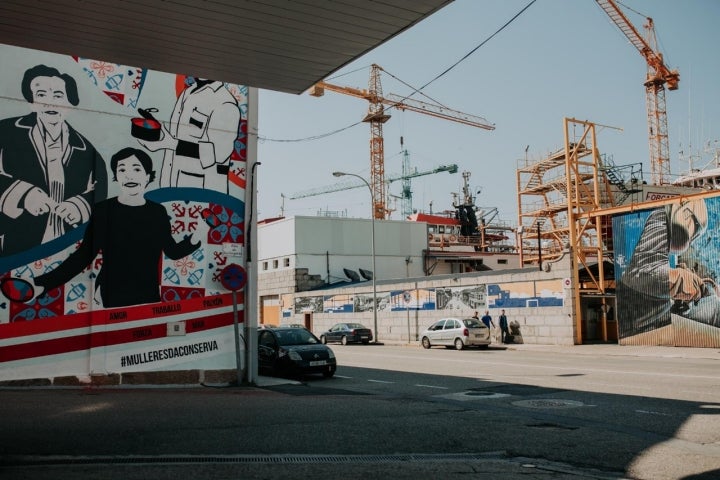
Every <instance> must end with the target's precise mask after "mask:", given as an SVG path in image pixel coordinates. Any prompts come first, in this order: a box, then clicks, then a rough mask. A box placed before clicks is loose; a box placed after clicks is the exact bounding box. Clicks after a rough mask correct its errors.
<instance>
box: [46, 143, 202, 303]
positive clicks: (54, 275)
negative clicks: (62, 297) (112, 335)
mask: <svg viewBox="0 0 720 480" xmlns="http://www.w3.org/2000/svg"><path fill="white" fill-rule="evenodd" d="M110 168H111V170H112V172H113V180H114V181H117V182H118V183H119V184H120V194H119V195H118V196H117V197H113V198H109V199H107V200H105V201H103V202H100V203H98V204H97V205H96V206H95V210H94V212H93V214H92V217H91V218H90V223H89V224H88V226H87V230H86V231H85V236H84V238H83V240H82V244H81V245H80V247H79V248H78V249H77V250H76V251H74V252H73V253H72V254H71V255H70V256H69V257H68V258H67V259H66V260H65V261H64V262H63V263H62V264H60V265H59V266H58V267H57V268H56V269H55V270H53V271H51V272H49V273H46V274H44V275H40V276H38V277H36V278H35V279H34V282H35V286H36V287H42V288H43V289H44V290H43V291H42V292H37V293H39V294H43V293H44V292H47V291H49V290H51V289H53V288H55V287H58V286H60V285H63V284H65V283H67V282H68V281H70V280H71V279H72V278H73V277H75V276H76V275H78V274H79V273H80V272H82V271H83V270H84V269H85V268H86V267H87V266H88V265H89V264H90V263H91V262H92V261H93V260H94V259H95V257H96V256H97V254H98V252H100V251H102V258H103V262H102V267H101V268H100V273H99V275H98V278H97V281H96V289H98V288H99V293H100V298H101V299H102V306H104V307H106V308H107V307H123V306H128V305H137V304H141V303H152V302H159V301H160V262H161V261H162V256H163V253H164V254H165V255H167V256H168V257H170V258H171V259H173V260H177V259H180V258H182V257H185V256H186V255H189V254H191V253H192V252H194V251H195V250H196V249H197V248H198V247H199V246H200V243H192V240H191V238H185V239H183V240H181V241H180V242H176V241H175V239H174V238H173V236H172V232H171V225H170V218H169V216H168V213H167V211H166V210H165V207H163V206H162V205H160V204H158V203H155V202H151V201H149V200H147V199H146V198H145V191H146V189H147V186H148V184H149V183H150V182H152V181H153V179H154V178H155V171H154V170H153V169H152V159H151V158H150V157H149V156H148V154H147V153H145V152H144V151H142V150H139V149H135V148H124V149H122V150H120V151H119V152H118V153H116V154H115V155H113V156H112V159H111V160H110Z"/></svg>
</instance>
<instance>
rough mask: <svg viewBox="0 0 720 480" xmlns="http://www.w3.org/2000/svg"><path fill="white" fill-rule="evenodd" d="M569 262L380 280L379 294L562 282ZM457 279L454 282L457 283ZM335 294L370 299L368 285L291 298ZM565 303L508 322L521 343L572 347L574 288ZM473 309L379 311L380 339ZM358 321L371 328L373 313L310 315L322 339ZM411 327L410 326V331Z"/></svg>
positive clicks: (512, 311) (411, 333)
mask: <svg viewBox="0 0 720 480" xmlns="http://www.w3.org/2000/svg"><path fill="white" fill-rule="evenodd" d="M570 268H571V262H570V260H569V257H565V258H563V259H562V260H561V261H559V262H557V263H554V264H553V265H552V268H551V270H550V271H549V272H545V271H539V270H536V269H532V268H525V269H517V270H507V271H504V272H480V273H470V274H461V275H447V276H439V277H424V278H416V279H412V281H405V280H396V281H388V282H380V283H379V284H378V286H377V289H378V292H387V291H390V290H413V289H415V288H438V287H451V288H457V287H463V286H475V285H482V284H486V285H487V284H495V283H503V284H505V283H513V282H524V283H527V282H537V281H546V280H563V279H566V278H569V277H570V276H571V269H570ZM456 279H457V280H456ZM338 294H351V295H355V294H364V295H371V294H372V287H371V286H370V285H362V286H350V287H347V288H337V289H331V290H325V291H322V292H303V293H298V294H295V298H298V297H305V296H310V297H311V296H318V295H338ZM564 294H565V297H564V302H563V303H564V304H563V306H559V307H526V308H505V310H506V314H507V316H508V321H511V322H512V321H513V320H514V321H517V322H518V323H519V324H520V331H521V333H522V340H523V342H524V343H535V344H543V345H573V344H574V343H575V315H574V308H573V304H574V297H573V289H572V288H568V289H566V290H565V291H564ZM472 313H473V312H472V310H471V309H468V310H467V311H458V310H454V311H453V310H419V311H418V310H410V311H409V312H407V311H395V312H389V311H381V312H378V339H379V340H380V341H381V342H382V341H392V342H408V338H409V342H416V341H417V340H418V337H419V334H420V333H421V332H422V331H423V330H424V329H425V328H426V327H428V326H429V325H430V324H431V323H432V322H434V321H435V320H437V319H439V318H442V317H445V316H460V317H463V316H470V315H472ZM490 314H491V315H492V317H493V319H494V320H495V321H496V325H497V316H498V315H499V314H500V310H499V309H497V308H492V309H490ZM302 318H303V315H302V314H293V315H292V316H291V317H289V318H284V319H283V322H282V323H288V324H289V323H302ZM350 320H353V321H358V322H361V323H363V324H365V325H366V326H368V327H369V328H373V326H374V325H373V322H374V319H373V313H372V311H369V312H362V313H352V314H348V313H342V314H338V313H317V312H316V313H313V332H314V333H315V334H316V335H320V333H322V332H323V331H325V330H327V329H328V328H329V327H330V326H332V325H333V324H334V323H337V322H341V321H350ZM408 324H409V327H408Z"/></svg>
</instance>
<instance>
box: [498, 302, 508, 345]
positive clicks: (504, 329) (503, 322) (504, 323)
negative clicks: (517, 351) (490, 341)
mask: <svg viewBox="0 0 720 480" xmlns="http://www.w3.org/2000/svg"><path fill="white" fill-rule="evenodd" d="M498 323H499V324H500V342H501V343H509V338H510V337H509V335H510V330H509V329H508V320H507V316H505V310H502V311H501V312H500V319H499V321H498Z"/></svg>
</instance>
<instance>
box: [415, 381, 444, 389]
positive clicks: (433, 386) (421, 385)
mask: <svg viewBox="0 0 720 480" xmlns="http://www.w3.org/2000/svg"><path fill="white" fill-rule="evenodd" d="M415 386H416V387H425V388H437V389H440V390H449V387H440V386H438V385H423V384H421V383H418V384H417V385H415Z"/></svg>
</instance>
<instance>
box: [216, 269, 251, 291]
mask: <svg viewBox="0 0 720 480" xmlns="http://www.w3.org/2000/svg"><path fill="white" fill-rule="evenodd" d="M220 283H221V284H222V286H223V287H225V288H226V289H228V290H230V291H233V292H235V291H237V290H242V289H243V288H244V287H245V284H246V283H247V273H245V269H244V268H243V267H241V266H240V265H238V264H237V263H231V264H230V265H227V266H226V267H225V268H223V269H222V270H221V271H220Z"/></svg>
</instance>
